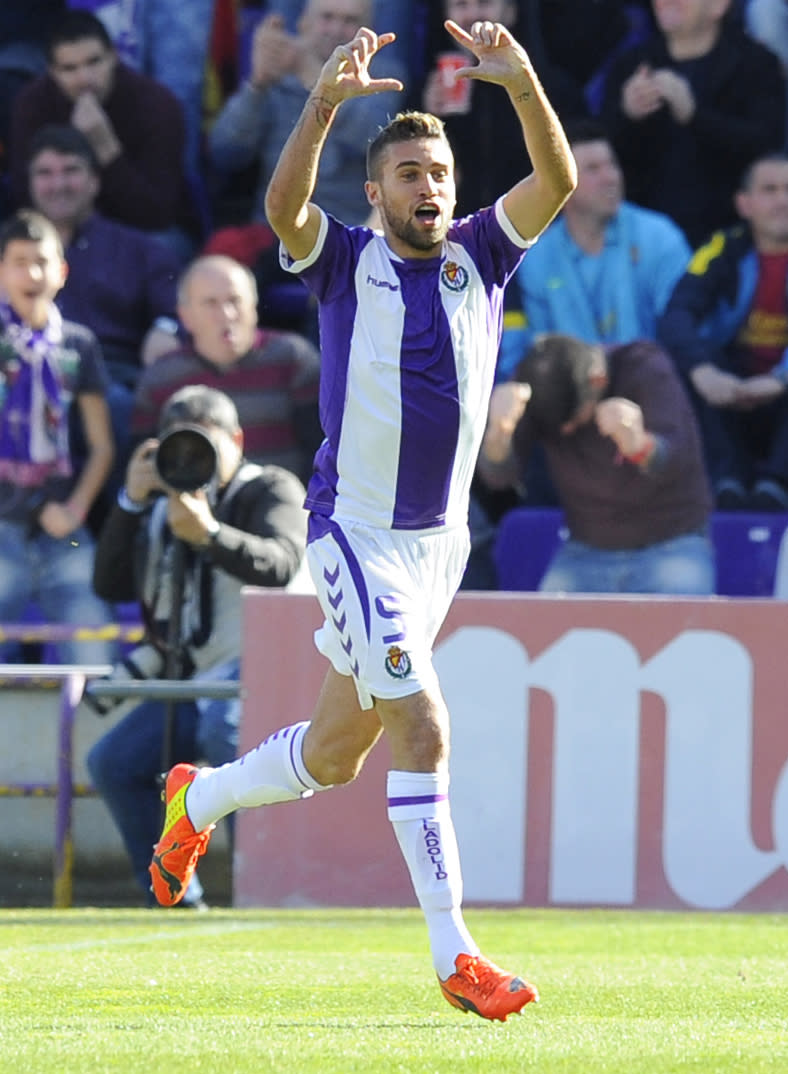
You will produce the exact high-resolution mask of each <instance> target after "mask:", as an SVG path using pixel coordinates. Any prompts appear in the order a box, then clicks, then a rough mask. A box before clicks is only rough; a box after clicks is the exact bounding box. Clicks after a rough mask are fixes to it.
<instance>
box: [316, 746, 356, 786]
mask: <svg viewBox="0 0 788 1074" xmlns="http://www.w3.org/2000/svg"><path fill="white" fill-rule="evenodd" d="M363 764H364V759H363V757H350V756H346V755H342V754H332V753H331V752H327V753H322V754H317V755H316V756H312V757H310V759H309V761H308V762H307V768H308V769H309V774H310V775H311V776H312V778H313V779H315V780H317V782H318V783H321V784H322V785H323V786H324V787H336V786H338V785H340V784H343V783H352V782H353V780H354V779H355V778H356V776H357V775H358V774H359V772H360V771H361V768H362V766H363Z"/></svg>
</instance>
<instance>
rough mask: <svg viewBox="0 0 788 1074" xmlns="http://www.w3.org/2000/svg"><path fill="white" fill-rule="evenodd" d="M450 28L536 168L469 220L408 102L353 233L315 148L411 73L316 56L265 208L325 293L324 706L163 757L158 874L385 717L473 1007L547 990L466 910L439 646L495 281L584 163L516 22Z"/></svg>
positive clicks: (422, 870)
mask: <svg viewBox="0 0 788 1074" xmlns="http://www.w3.org/2000/svg"><path fill="white" fill-rule="evenodd" d="M446 29H447V31H448V32H449V34H450V35H451V38H452V40H453V41H454V42H455V43H456V44H457V45H459V46H461V47H463V48H465V49H467V52H468V66H467V68H465V70H464V72H460V77H468V78H476V79H482V80H486V81H489V82H495V83H497V84H498V85H500V86H502V87H503V88H504V90H505V91H506V95H507V97H508V99H509V102H510V104H511V106H512V107H513V109H514V111H515V113H516V115H517V117H518V119H519V123H520V128H521V140H524V142H525V144H526V145H527V148H528V153H529V155H530V157H531V160H532V161H533V171H532V172H531V173H530V174H529V175H526V176H524V177H522V178H521V179H520V181H519V182H517V183H516V184H515V185H514V186H513V187H512V188H511V189H510V190H509V191H508V192H506V193H505V194H503V196H502V197H501V198H500V199H498V201H497V202H496V203H495V204H494V205H493V206H490V207H488V208H484V209H481V210H479V211H478V212H476V213H474V214H472V215H471V216H470V217H466V218H464V219H462V220H456V219H454V209H455V204H456V187H455V181H454V162H453V159H452V154H451V148H450V146H449V143H448V141H447V139H446V137H445V134H444V132H443V128H442V125H441V124H440V123H439V122H437V121H436V120H435V118H434V117H430V116H424V115H418V114H417V115H413V114H404V115H402V114H401V115H398V116H397V117H395V118H394V119H393V120H392V121H391V122H390V124H389V125H387V127H386V128H385V130H384V131H383V132H381V133H380V134H379V136H378V139H377V141H376V143H375V144H374V145H373V147H372V149H371V150H370V161H371V169H372V170H371V173H370V175H369V176H368V178H367V181H366V184H365V189H366V194H367V198H368V200H369V203H370V205H371V206H372V208H373V209H374V210H375V211H376V213H377V215H378V217H379V219H380V228H381V230H380V231H377V230H372V229H370V228H367V227H348V226H347V225H345V224H343V223H341V222H340V221H339V220H337V219H336V218H335V217H332V216H331V215H329V214H328V213H326V212H325V211H324V210H323V209H322V208H321V207H319V206H318V205H317V204H316V203H315V202H314V201H313V200H312V194H313V191H314V189H315V183H316V179H317V172H318V166H319V162H320V159H321V153H322V151H323V150H324V148H326V147H327V145H328V142H329V134H330V131H331V127H332V124H333V122H334V119H335V117H336V115H337V112H338V111H339V110H340V109H342V108H344V102H345V101H349V100H351V99H353V98H356V97H363V96H366V95H368V94H373V93H377V92H385V91H387V90H399V89H400V88H401V83H399V82H398V81H395V80H392V79H386V78H381V79H377V78H375V77H374V75H373V74H372V73H371V72H370V61H371V60H372V59H373V58H374V56H375V55H376V54H377V53H378V52H379V50H380V49H381V48H382V47H384V46H385V45H387V44H389V43H390V42H391V41H392V40H393V37H394V35H393V34H390V33H384V34H381V35H380V36H378V35H377V34H376V33H375V32H374V31H373V30H370V29H368V28H366V27H362V28H361V29H360V30H359V31H358V33H357V34H356V35H355V37H353V39H352V40H350V41H347V42H346V43H345V44H343V45H340V46H338V47H337V48H335V49H334V51H333V53H332V54H331V56H330V57H329V58H328V59H327V60H326V61H325V63H324V64H323V66H322V68H321V70H320V72H319V74H318V76H317V80H316V82H315V84H314V86H313V88H312V91H311V93H310V94H309V98H308V100H307V102H306V105H305V107H304V109H303V111H302V113H301V116H300V118H299V119H298V121H297V122H296V124H295V126H294V128H293V130H292V132H291V135H290V137H289V139H288V141H287V144H286V146H285V148H284V150H283V152H282V155H281V156H280V158H279V161H278V164H277V166H276V169H275V171H274V174H273V176H272V178H271V182H270V184H269V187H268V192H267V197H266V211H267V216H268V220H269V222H270V224H271V227H272V228H273V229H274V231H275V232H276V233H277V235H278V236H279V239H280V243H281V247H280V257H281V259H282V264H283V265H284V267H285V268H287V269H288V271H290V272H293V273H296V274H298V275H300V276H301V277H302V278H303V279H304V281H305V282H306V284H307V286H308V287H309V288H310V290H311V291H312V292H313V293H314V294H315V295H316V297H317V299H318V302H319V307H320V333H321V344H322V355H321V360H322V369H321V395H320V404H321V418H322V425H323V429H324V432H325V439H324V441H323V443H322V444H321V446H320V448H319V450H318V452H317V455H316V456H315V462H314V467H313V473H312V478H311V480H310V482H309V487H308V492H307V501H306V503H307V507H308V508H309V510H310V521H309V538H308V545H307V561H308V563H309V567H310V573H311V575H312V580H313V582H314V584H315V589H316V593H317V596H318V599H319V601H320V604H321V608H322V610H323V613H324V615H325V623H324V625H323V627H322V628H321V629H320V630H319V631H318V632H317V634H316V637H315V641H316V644H317V646H318V648H319V650H320V652H321V653H323V655H324V656H326V657H327V659H328V660H329V668H328V671H327V674H326V679H325V682H324V685H323V688H322V690H321V693H320V697H319V698H318V701H317V704H316V706H315V710H314V713H313V716H312V719H311V720H310V721H299V722H297V723H291V724H290V725H289V726H287V727H284V728H282V729H281V730H280V731H277V732H276V733H274V734H272V735H270V736H269V737H268V738H267V739H266V740H265V741H264V742H262V743H260V745H259V746H258V747H257V748H256V749H254V750H251V751H250V752H249V753H247V754H245V755H244V756H243V757H242V758H240V759H239V760H238V761H236V762H234V763H233V764H231V765H225V766H224V767H222V768H219V769H215V770H213V771H212V772H204V773H203V774H201V775H199V776H198V773H197V771H196V770H194V769H192V768H190V767H188V766H185V765H176V766H175V767H174V768H173V769H172V770H171V771H170V772H169V774H168V776H167V783H166V798H167V802H168V804H169V808H168V816H167V820H166V821H165V824H164V830H163V832H162V835H161V838H160V839H159V842H158V844H157V846H156V847H155V849H154V854H153V860H152V862H151V879H152V882H153V888H154V891H155V892H156V897H157V898H158V900H159V902H161V903H162V904H163V905H174V904H175V903H177V901H178V900H179V899H180V898H181V895H182V892H183V890H184V886H185V884H186V883H187V882H188V877H189V876H190V875H191V871H192V870H193V869H194V866H195V864H196V862H197V859H198V858H199V856H200V854H201V853H203V852H204V850H205V848H206V845H207V842H208V839H209V838H210V831H211V826H212V825H213V824H214V823H215V822H216V820H218V819H219V817H222V816H225V815H228V814H229V813H232V812H233V811H234V810H236V809H238V808H239V807H241V806H262V805H267V804H269V803H273V802H284V801H295V800H298V799H300V798H303V797H307V796H309V795H311V794H314V793H319V792H323V791H326V790H328V788H329V787H330V786H332V785H333V784H337V783H347V782H349V781H350V780H352V779H354V778H355V776H356V775H357V773H358V772H359V770H360V769H361V766H362V765H363V763H364V760H365V758H366V756H367V754H368V753H369V751H370V750H371V749H372V748H373V747H374V745H375V743H376V742H377V741H378V739H379V738H380V736H381V734H382V733H383V732H384V731H385V733H386V736H387V739H388V742H389V745H390V747H391V754H392V758H393V769H392V771H390V772H389V775H388V783H387V799H388V815H389V818H390V820H391V823H392V826H393V828H394V831H395V833H396V836H397V839H398V841H399V845H400V848H401V850H402V854H403V856H404V858H405V861H406V862H407V865H408V868H409V870H410V874H411V878H412V881H413V886H414V890H415V892H416V895H417V897H418V900H419V904H420V905H421V908H422V910H423V912H424V916H425V920H426V923H427V928H428V931H429V937H430V946H431V950H432V959H433V965H434V968H435V971H436V973H437V976H438V979H439V982H440V987H441V991H442V993H443V995H444V997H445V998H446V1000H447V1001H448V1002H449V1003H450V1004H452V1005H453V1006H454V1007H457V1008H459V1009H460V1010H462V1011H473V1012H475V1013H476V1014H478V1015H480V1016H481V1017H484V1018H494V1019H499V1020H501V1021H503V1020H505V1019H506V1018H507V1016H508V1015H509V1014H512V1013H515V1012H517V1011H520V1010H521V1009H522V1008H523V1007H524V1006H525V1004H526V1003H528V1002H530V1001H532V1000H535V999H536V998H537V992H536V989H535V988H534V987H533V986H532V985H530V984H528V983H527V982H526V981H524V980H522V979H521V978H519V977H516V976H514V975H513V974H511V973H507V972H506V971H505V970H502V969H501V968H500V967H498V966H496V965H495V964H494V963H493V962H491V961H490V960H489V959H487V958H485V957H484V956H482V954H481V953H480V950H479V947H478V945H477V944H476V942H475V941H474V940H473V938H472V937H471V935H470V933H469V931H468V928H467V926H466V925H465V922H464V921H463V917H462V910H461V902H462V878H461V870H460V862H459V853H458V850H457V844H456V838H455V834H454V828H453V825H452V820H451V813H450V809H449V793H448V791H449V768H448V755H449V713H448V711H447V708H446V704H445V702H444V700H443V697H442V695H441V691H440V688H439V685H438V681H437V675H436V672H435V668H434V667H433V663H432V646H433V643H434V641H435V637H436V635H437V632H438V630H439V629H440V626H441V624H442V622H443V620H444V618H445V616H446V613H447V612H448V609H449V606H450V604H451V601H452V599H453V597H454V594H455V592H456V589H457V587H458V585H459V582H460V580H461V578H462V575H463V572H464V570H465V565H466V561H467V557H468V545H469V540H468V527H467V519H468V500H469V489H470V483H471V478H472V476H473V466H474V461H475V458H476V454H477V451H478V447H479V443H480V441H481V438H482V435H483V432H484V420H485V417H486V409H487V400H488V398H489V393H490V390H491V388H492V383H493V377H494V373H495V358H496V354H497V351H498V342H499V339H500V325H501V308H502V304H503V290H504V287H505V286H506V283H507V282H508V280H509V279H510V277H511V274H512V273H513V272H514V270H515V268H516V267H517V265H518V264H519V262H520V260H521V258H522V257H523V254H524V252H525V250H526V249H527V248H528V247H529V246H530V245H531V243H532V242H533V240H534V239H535V238H536V236H537V235H538V234H539V233H540V232H541V231H542V230H543V229H544V227H545V226H546V225H547V224H548V223H549V222H550V220H551V219H552V218H553V216H554V215H555V213H556V212H557V211H558V210H559V208H560V207H561V205H562V204H563V202H564V201H565V199H566V198H567V196H568V195H569V193H570V192H571V190H572V187H573V185H574V181H575V173H574V162H573V160H572V156H571V153H570V152H569V147H568V146H567V144H566V141H565V139H564V136H563V131H562V129H561V126H560V123H559V122H558V119H557V117H556V115H555V112H554V111H553V109H552V107H551V105H550V103H549V101H548V100H547V97H546V95H545V93H544V90H543V89H542V86H541V84H540V83H539V80H538V78H537V77H536V74H535V73H534V70H533V67H532V65H531V62H530V60H529V58H528V56H527V54H526V52H525V51H524V49H523V48H522V47H521V46H520V45H519V44H518V43H517V42H516V41H515V40H514V38H513V37H512V36H511V34H510V33H509V31H508V30H507V29H506V28H505V27H504V26H502V25H500V24H498V23H492V22H486V21H479V22H475V23H474V24H473V25H472V27H471V29H470V32H469V33H466V32H465V31H464V30H463V29H461V28H460V27H459V26H457V25H456V24H455V23H453V22H449V21H447V23H446ZM373 71H374V67H373ZM173 803H174V804H173Z"/></svg>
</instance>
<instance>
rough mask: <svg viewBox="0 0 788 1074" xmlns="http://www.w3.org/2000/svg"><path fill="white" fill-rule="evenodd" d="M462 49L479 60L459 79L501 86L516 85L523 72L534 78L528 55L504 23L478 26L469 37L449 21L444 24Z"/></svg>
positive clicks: (464, 69)
mask: <svg viewBox="0 0 788 1074" xmlns="http://www.w3.org/2000/svg"><path fill="white" fill-rule="evenodd" d="M443 25H444V26H445V27H446V29H447V30H448V31H449V33H450V34H451V36H452V37H453V38H454V40H455V41H456V42H457V44H458V45H462V47H463V48H465V49H468V51H469V52H472V53H473V55H474V56H475V57H476V59H477V60H478V63H476V64H469V65H468V66H467V67H460V68H458V69H457V71H455V75H454V76H455V78H458V79H459V78H478V79H480V80H481V81H483V82H495V83H497V84H498V85H499V86H509V85H513V84H515V83H516V82H517V81H518V80H519V79H521V78H522V76H523V72H526V73H528V74H529V75H530V74H533V66H532V65H531V61H530V59H529V58H528V53H527V52H526V51H525V49H524V48H523V47H522V45H520V44H519V43H518V42H517V41H515V39H514V38H513V37H512V35H511V34H510V33H509V31H508V30H507V29H506V27H505V26H504V25H503V24H502V23H500V22H475V23H474V24H473V26H471V31H470V33H467V32H466V31H465V30H463V28H462V27H461V26H458V25H457V23H456V22H452V20H451V19H447V20H446V22H444V24H443Z"/></svg>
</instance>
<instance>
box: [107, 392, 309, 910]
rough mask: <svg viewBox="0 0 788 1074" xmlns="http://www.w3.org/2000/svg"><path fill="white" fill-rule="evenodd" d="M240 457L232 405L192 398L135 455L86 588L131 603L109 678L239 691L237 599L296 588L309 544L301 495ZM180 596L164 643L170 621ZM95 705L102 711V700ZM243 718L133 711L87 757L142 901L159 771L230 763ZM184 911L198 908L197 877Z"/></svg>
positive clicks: (172, 403)
mask: <svg viewBox="0 0 788 1074" xmlns="http://www.w3.org/2000/svg"><path fill="white" fill-rule="evenodd" d="M242 447H243V437H242V433H241V429H240V427H239V424H238V414H237V411H236V409H235V406H234V404H233V403H232V401H231V400H230V399H229V397H228V396H226V395H225V394H224V393H223V392H219V391H216V390H215V389H212V388H207V387H204V386H201V385H191V386H189V387H186V388H182V389H181V390H180V391H177V392H176V393H175V394H174V395H172V396H171V397H170V399H169V400H168V401H167V403H166V405H165V407H164V409H163V411H162V416H161V421H160V430H159V439H158V440H156V439H152V438H151V439H148V440H145V441H144V442H143V443H142V444H140V445H139V447H138V448H137V450H136V451H135V452H134V454H133V455H132V457H131V460H130V461H129V465H128V469H127V472H126V484H125V487H124V488H123V489H122V490H121V492H120V494H119V496H118V503H117V504H116V505H115V507H114V508H113V510H112V511H111V513H110V515H109V517H108V518H107V520H106V522H105V524H104V527H103V529H102V531H101V534H100V536H99V540H98V546H97V549H96V560H95V571H94V578H93V582H94V587H95V589H96V592H97V593H98V594H100V595H101V596H102V597H104V598H105V599H106V600H111V601H130V600H139V601H140V602H141V604H142V609H143V617H144V618H145V621H146V623H147V625H148V629H149V636H148V638H147V640H146V642H145V644H143V645H141V646H139V647H138V648H137V649H135V650H134V651H133V652H132V653H131V654H130V655H129V657H127V659H126V661H125V662H124V664H123V665H121V666H120V667H118V668H117V669H116V672H115V675H114V677H116V678H129V677H131V678H136V679H147V678H161V677H174V678H183V679H204V680H206V681H209V680H210V681H217V680H233V679H237V678H238V676H239V668H240V655H241V587H242V586H244V585H258V586H286V585H287V584H288V583H289V582H290V581H291V580H292V579H293V578H294V576H295V575H296V572H297V571H298V568H299V566H300V564H301V560H302V558H303V555H304V549H305V543H306V512H305V511H304V508H303V500H304V489H303V486H302V485H301V483H300V482H299V480H298V479H297V478H296V477H295V476H294V475H293V474H291V473H290V472H288V471H286V470H283V469H282V468H280V467H278V466H265V467H260V466H257V465H255V464H253V463H249V462H246V461H245V459H244V457H243V450H242ZM179 593H180V594H181V599H180V601H179V602H178V607H177V609H176V615H177V616H178V619H179V622H178V623H177V625H178V627H179V629H178V630H177V632H176V635H175V637H176V639H177V642H175V643H174V642H173V629H172V627H173V621H172V617H171V612H170V609H171V608H172V607H173V603H174V602H173V594H176V600H177V594H179ZM173 668H175V669H176V671H175V674H173V671H172V669H173ZM93 704H94V706H95V707H96V708H97V709H98V710H99V711H103V712H106V711H108V707H107V705H106V704H105V703H104V702H103V699H96V700H95V701H94V702H93ZM125 707H126V708H128V707H129V702H126V703H125ZM240 707H241V703H240V699H238V698H235V699H232V700H218V699H208V698H201V699H199V700H197V701H179V702H175V703H173V709H172V711H171V713H170V714H169V715H171V716H172V717H173V718H172V720H171V721H170V720H168V710H167V703H165V702H162V701H157V700H146V701H142V702H140V703H136V702H135V703H133V707H132V708H131V711H128V712H127V714H126V715H125V716H124V717H123V718H122V719H120V721H119V722H117V723H116V724H115V725H114V726H113V727H112V729H111V730H110V731H109V732H108V733H107V734H106V735H105V736H104V737H103V738H102V739H100V740H99V741H98V742H97V743H96V744H95V745H94V746H93V748H92V749H91V751H90V753H89V754H88V758H87V765H88V769H89V771H90V775H91V778H92V779H93V782H94V784H95V786H96V788H97V790H98V791H99V793H100V794H101V796H102V797H103V799H104V801H105V803H106V805H107V807H108V808H109V811H110V813H111V814H112V817H113V819H114V821H115V823H116V825H117V826H118V828H119V830H120V833H121V835H122V837H123V841H124V843H125V846H126V849H127V851H128V853H129V856H130V857H131V861H132V866H133V869H134V875H135V877H136V878H137V880H138V881H139V883H140V885H141V887H142V889H143V891H145V893H146V896H147V895H148V893H149V887H150V877H149V874H148V865H149V862H150V848H151V846H152V845H153V844H154V843H155V841H156V837H157V835H158V831H159V828H160V824H161V801H160V789H159V786H158V783H157V776H158V774H159V773H160V772H161V771H162V767H163V765H162V759H163V757H166V754H168V753H169V755H170V756H169V761H168V763H170V764H173V763H175V762H177V761H191V762H195V761H198V760H203V761H206V762H208V763H209V764H211V765H215V766H218V765H222V764H224V763H225V762H227V761H230V760H232V759H233V758H234V757H235V754H236V749H237V744H238V723H239V718H240ZM116 715H117V714H116ZM170 723H171V730H172V735H171V739H170V741H169V743H168V744H165V742H164V737H165V731H166V728H167V727H168V724H170ZM148 901H149V902H151V903H152V900H151V899H150V898H149V900H148ZM184 901H185V903H186V905H187V906H188V905H191V906H193V907H201V906H203V905H204V903H203V900H202V888H201V886H200V883H199V880H198V879H197V878H196V877H195V879H194V880H193V881H192V884H191V885H190V887H189V890H188V892H187V894H186V897H185V900H184Z"/></svg>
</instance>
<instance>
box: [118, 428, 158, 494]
mask: <svg viewBox="0 0 788 1074" xmlns="http://www.w3.org/2000/svg"><path fill="white" fill-rule="evenodd" d="M158 446H159V441H158V440H155V439H154V438H153V437H149V438H148V439H147V440H143V442H142V443H141V444H139V445H138V446H137V447H136V448H135V450H134V452H133V453H132V456H131V458H130V459H129V464H128V466H127V467H126V495H127V496H128V497H129V499H130V500H133V501H134V503H140V504H142V503H145V501H146V500H147V499H148V497H149V496H150V495H151V493H153V492H164V491H165V488H164V485H163V484H162V481H161V478H160V477H159V472H158V470H157V469H156V462H155V458H156V448H157V447H158Z"/></svg>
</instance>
